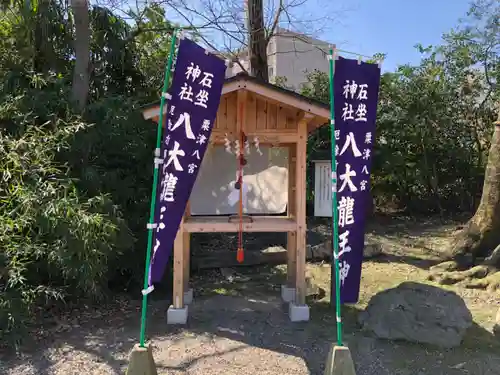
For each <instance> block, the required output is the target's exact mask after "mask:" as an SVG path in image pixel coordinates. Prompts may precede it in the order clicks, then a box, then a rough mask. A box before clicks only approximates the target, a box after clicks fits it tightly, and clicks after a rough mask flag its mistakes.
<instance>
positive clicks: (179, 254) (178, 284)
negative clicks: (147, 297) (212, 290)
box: [172, 223, 185, 309]
mask: <svg viewBox="0 0 500 375" xmlns="http://www.w3.org/2000/svg"><path fill="white" fill-rule="evenodd" d="M184 251H185V249H184V228H183V223H181V225H180V226H179V230H178V231H177V235H176V236H175V241H174V290H173V293H172V295H173V305H174V309H182V308H184V292H185V290H184Z"/></svg>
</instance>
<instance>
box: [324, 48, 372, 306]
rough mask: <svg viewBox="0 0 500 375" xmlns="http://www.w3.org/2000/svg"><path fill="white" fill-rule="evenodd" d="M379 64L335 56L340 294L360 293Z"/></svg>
mask: <svg viewBox="0 0 500 375" xmlns="http://www.w3.org/2000/svg"><path fill="white" fill-rule="evenodd" d="M379 86H380V68H379V67H378V65H377V64H370V63H365V62H361V64H359V63H358V60H350V59H344V58H342V57H340V58H339V59H338V60H336V61H335V74H334V105H335V133H334V136H335V140H336V147H335V158H336V165H337V209H338V229H339V231H338V235H339V249H338V251H339V265H340V267H339V268H340V287H341V292H340V297H341V302H342V303H356V302H357V301H358V298H359V286H360V281H361V263H362V261H363V247H364V239H365V219H366V213H367V208H368V207H367V204H368V199H370V194H369V191H370V171H371V164H372V150H373V142H374V141H375V120H376V116H377V102H378V92H379Z"/></svg>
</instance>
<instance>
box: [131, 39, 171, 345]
mask: <svg viewBox="0 0 500 375" xmlns="http://www.w3.org/2000/svg"><path fill="white" fill-rule="evenodd" d="M177 31H178V29H175V30H174V32H173V34H172V40H171V42H170V53H169V56H168V61H167V64H166V67H165V81H164V82H163V91H162V95H161V100H160V116H159V120H158V128H157V131H156V149H155V158H159V157H160V156H161V155H158V153H157V151H156V150H160V148H161V132H162V127H163V107H164V106H165V96H166V95H165V94H166V93H167V90H168V86H169V82H170V72H171V70H172V62H173V59H174V52H175V43H176V40H177ZM158 168H159V166H158V164H156V163H155V169H154V172H153V188H152V191H151V207H150V210H149V222H148V223H149V225H148V247H147V250H146V264H145V265H144V289H143V296H142V312H141V336H140V347H141V348H144V342H145V340H146V315H147V309H148V293H147V288H148V279H149V264H150V263H151V248H152V245H153V230H154V228H153V224H154V220H155V206H156V190H157V185H158Z"/></svg>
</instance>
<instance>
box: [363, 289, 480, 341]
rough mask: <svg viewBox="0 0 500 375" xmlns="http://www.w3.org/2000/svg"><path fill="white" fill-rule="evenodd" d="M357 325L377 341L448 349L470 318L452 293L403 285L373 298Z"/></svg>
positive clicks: (465, 308) (461, 333) (460, 335)
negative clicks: (372, 334)
mask: <svg viewBox="0 0 500 375" xmlns="http://www.w3.org/2000/svg"><path fill="white" fill-rule="evenodd" d="M359 321H360V323H361V325H362V326H363V328H364V329H365V330H368V331H371V332H373V333H374V335H375V336H376V337H378V338H384V339H390V340H406V341H411V342H417V343H424V344H431V345H437V346H440V347H445V348H451V347H455V346H458V345H460V343H461V342H462V338H463V336H464V334H465V331H466V330H467V329H468V328H469V327H470V326H471V325H472V314H471V312H470V311H469V309H468V308H467V306H466V304H465V302H464V301H463V300H462V298H460V297H459V296H458V295H457V294H455V293H453V292H450V291H446V290H444V289H441V288H437V287H434V286H431V285H426V284H419V283H414V282H405V283H402V284H400V285H399V286H398V287H396V288H393V289H389V290H386V291H383V292H381V293H378V294H376V295H375V296H373V297H372V299H371V300H370V302H369V304H368V306H367V307H366V309H365V311H363V312H362V313H360V315H359Z"/></svg>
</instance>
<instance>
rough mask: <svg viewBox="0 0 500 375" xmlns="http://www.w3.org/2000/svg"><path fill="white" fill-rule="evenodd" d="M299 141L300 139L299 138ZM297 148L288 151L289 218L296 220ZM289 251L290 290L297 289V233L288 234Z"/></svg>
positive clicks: (287, 271) (288, 281)
mask: <svg viewBox="0 0 500 375" xmlns="http://www.w3.org/2000/svg"><path fill="white" fill-rule="evenodd" d="M297 139H298V138H297ZM296 151H297V147H296V146H295V145H293V146H292V147H289V150H288V216H290V217H293V218H296V217H297V209H296V208H297V204H296V203H297V202H296V195H295V192H296V191H297V188H296V178H295V174H296V170H295V168H296V167H295V165H296V163H297V157H296V154H297V153H296ZM286 250H287V269H286V276H287V286H288V287H289V288H295V274H296V263H297V259H296V258H297V231H296V230H294V231H292V232H288V233H287V241H286Z"/></svg>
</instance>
